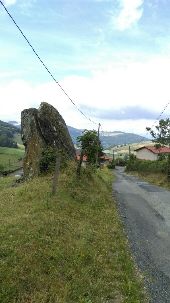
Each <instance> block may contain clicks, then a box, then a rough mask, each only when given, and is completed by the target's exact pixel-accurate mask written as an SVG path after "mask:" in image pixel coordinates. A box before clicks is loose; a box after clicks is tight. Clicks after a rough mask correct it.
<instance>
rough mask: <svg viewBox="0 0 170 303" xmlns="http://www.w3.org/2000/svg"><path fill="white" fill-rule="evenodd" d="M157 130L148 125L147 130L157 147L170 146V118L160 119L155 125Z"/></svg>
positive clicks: (169, 163)
mask: <svg viewBox="0 0 170 303" xmlns="http://www.w3.org/2000/svg"><path fill="white" fill-rule="evenodd" d="M155 128H156V131H154V130H152V129H151V128H150V127H147V128H146V129H147V131H149V132H150V134H151V136H152V138H153V140H152V141H153V142H155V146H156V147H158V148H159V147H161V146H162V145H169V147H170V119H169V118H167V119H165V120H164V119H161V120H159V125H157V126H155ZM168 179H169V180H170V154H168Z"/></svg>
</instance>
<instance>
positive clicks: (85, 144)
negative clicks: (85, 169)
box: [77, 130, 103, 164]
mask: <svg viewBox="0 0 170 303" xmlns="http://www.w3.org/2000/svg"><path fill="white" fill-rule="evenodd" d="M77 142H78V143H80V144H81V149H82V152H83V154H84V155H86V156H87V159H88V163H90V164H95V163H96V155H97V153H98V158H99V157H100V156H101V155H102V151H103V147H102V145H101V142H100V140H99V139H98V134H97V131H95V130H85V131H84V132H83V134H82V135H81V136H79V137H78V138H77Z"/></svg>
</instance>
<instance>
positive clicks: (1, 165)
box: [0, 147, 24, 171]
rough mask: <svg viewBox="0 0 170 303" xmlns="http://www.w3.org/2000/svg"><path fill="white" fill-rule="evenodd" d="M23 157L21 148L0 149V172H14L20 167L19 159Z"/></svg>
mask: <svg viewBox="0 0 170 303" xmlns="http://www.w3.org/2000/svg"><path fill="white" fill-rule="evenodd" d="M23 155H24V150H23V149H22V148H8V147H0V170H1V171H5V170H15V169H17V168H19V167H21V161H20V159H21V158H22V157H23Z"/></svg>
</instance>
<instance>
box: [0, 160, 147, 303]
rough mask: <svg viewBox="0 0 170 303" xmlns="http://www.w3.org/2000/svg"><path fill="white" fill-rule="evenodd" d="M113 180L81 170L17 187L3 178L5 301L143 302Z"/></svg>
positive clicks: (0, 251)
mask: <svg viewBox="0 0 170 303" xmlns="http://www.w3.org/2000/svg"><path fill="white" fill-rule="evenodd" d="M112 179H113V176H112V173H111V172H110V171H109V170H107V169H103V170H95V171H94V170H92V169H91V168H89V167H87V168H86V169H85V170H84V169H82V171H81V175H80V176H79V177H77V174H76V167H75V164H74V163H71V164H69V165H68V167H67V168H65V169H64V170H63V172H62V173H61V174H60V178H59V183H58V191H57V194H56V195H52V194H51V183H52V177H51V175H47V176H43V177H39V178H34V179H33V180H32V181H28V182H27V183H23V184H21V185H19V186H17V187H11V185H12V184H13V182H14V181H13V180H12V179H11V178H3V179H0V184H1V183H2V182H3V186H0V220H1V225H0V235H1V246H0V256H1V258H0V282H1V283H0V302H3V303H9V302H10V303H14V302H15V303H26V302H29V303H45V302H46V303H47V302H49V303H52V302H55V303H57V302H59V303H72V302H73V303H75V302H76V303H111V302H116V303H122V302H123V303H132V302H133V303H139V302H141V303H144V302H146V299H145V295H144V291H143V283H142V280H141V277H140V275H139V274H138V272H137V270H136V269H135V266H134V263H133V260H132V258H131V255H130V253H129V249H128V243H127V239H126V237H125V235H124V232H123V228H122V224H121V222H120V219H119V215H118V212H117V209H116V205H115V202H114V201H113V197H112Z"/></svg>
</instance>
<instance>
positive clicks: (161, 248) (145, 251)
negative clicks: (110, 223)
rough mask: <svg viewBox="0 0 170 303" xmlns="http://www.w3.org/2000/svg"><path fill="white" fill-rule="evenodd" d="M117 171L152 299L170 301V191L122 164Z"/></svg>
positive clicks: (119, 196) (127, 224) (125, 216)
mask: <svg viewBox="0 0 170 303" xmlns="http://www.w3.org/2000/svg"><path fill="white" fill-rule="evenodd" d="M115 174H116V182H114V185H113V189H114V193H115V196H116V200H117V203H118V207H119V210H120V214H121V216H122V220H123V223H124V228H125V232H126V234H127V236H128V239H129V244H130V247H131V250H132V253H133V255H134V258H135V260H136V263H137V265H138V267H139V269H140V270H141V271H142V272H143V274H144V276H145V282H146V287H147V288H148V290H149V292H150V297H151V300H150V302H152V303H165V302H166V303H167V302H170V191H168V190H165V189H163V188H160V187H158V186H154V185H151V184H149V183H147V182H144V181H141V180H140V179H138V178H137V177H134V176H130V175H127V174H125V173H124V171H123V169H122V168H120V167H117V168H116V170H115ZM132 303H133V302H132Z"/></svg>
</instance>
